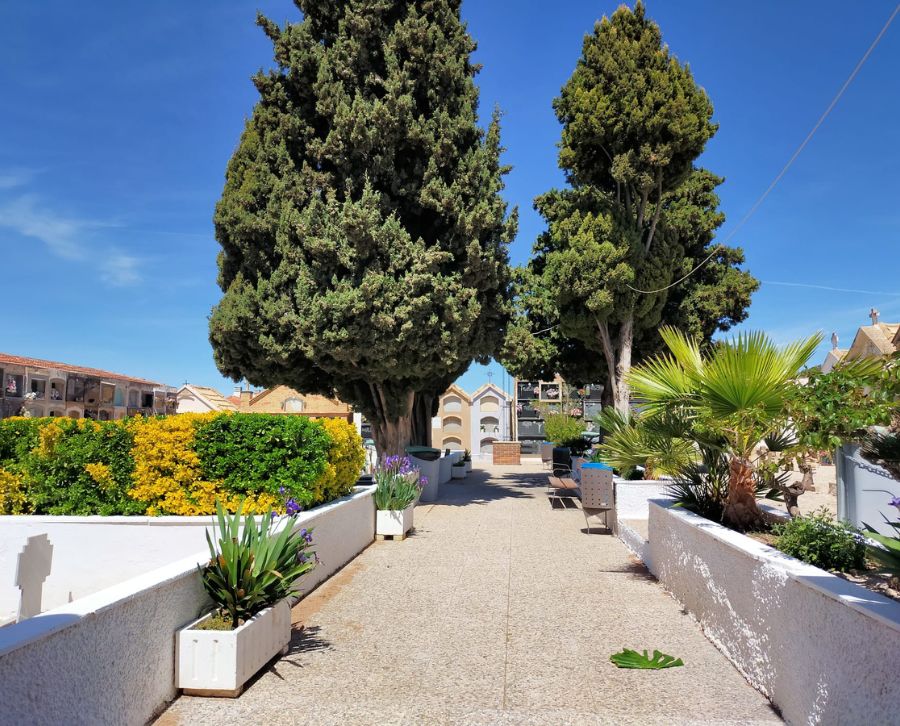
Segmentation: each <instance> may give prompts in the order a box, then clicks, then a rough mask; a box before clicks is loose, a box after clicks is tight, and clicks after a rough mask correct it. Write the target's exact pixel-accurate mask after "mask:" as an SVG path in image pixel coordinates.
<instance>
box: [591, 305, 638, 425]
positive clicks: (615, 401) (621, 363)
mask: <svg viewBox="0 0 900 726" xmlns="http://www.w3.org/2000/svg"><path fill="white" fill-rule="evenodd" d="M597 332H598V335H597V337H598V338H599V340H600V347H601V349H602V350H603V358H604V360H605V361H606V369H607V384H608V386H609V391H610V396H611V398H612V405H613V406H614V407H615V409H616V411H618V412H619V413H621V414H626V415H627V414H628V412H629V410H630V402H631V387H630V386H629V385H628V383H627V382H626V380H625V379H626V377H627V375H628V372H629V371H630V370H631V351H632V347H633V345H634V318H633V317H632V316H628V317H627V318H626V319H625V320H623V321H622V323H621V324H620V328H619V338H618V340H617V341H615V345H613V339H612V336H611V335H610V334H609V324H608V323H606V322H600V321H599V320H598V321H597Z"/></svg>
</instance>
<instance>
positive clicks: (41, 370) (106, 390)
mask: <svg viewBox="0 0 900 726" xmlns="http://www.w3.org/2000/svg"><path fill="white" fill-rule="evenodd" d="M0 381H2V391H0V418H5V417H8V416H17V415H19V414H21V413H22V412H23V411H25V412H27V413H28V415H30V416H34V417H40V416H67V417H69V418H91V419H97V420H100V421H109V420H112V419H119V418H125V417H126V416H155V415H162V414H167V413H175V406H176V404H175V401H176V398H175V394H176V391H175V389H174V388H172V387H171V386H166V385H164V384H162V383H157V382H155V381H148V380H145V379H143V378H134V377H132V376H125V375H122V374H121V373H111V372H110V371H104V370H100V369H99V368H88V367H85V366H76V365H71V364H69V363H59V362H57V361H49V360H42V359H40V358H27V357H24V356H19V355H11V354H9V353H0Z"/></svg>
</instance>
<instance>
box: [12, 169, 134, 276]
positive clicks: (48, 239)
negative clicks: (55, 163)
mask: <svg viewBox="0 0 900 726" xmlns="http://www.w3.org/2000/svg"><path fill="white" fill-rule="evenodd" d="M29 178H30V177H28V176H27V175H26V174H23V173H19V172H15V171H13V172H2V173H0V189H2V188H4V186H3V185H4V184H6V187H5V188H15V187H16V186H19V185H20V183H22V184H24V183H27V180H28V179H29ZM116 226H119V225H116V224H113V223H110V222H107V221H102V220H90V219H76V218H73V217H68V216H65V215H62V214H59V213H57V212H56V211H54V210H53V209H51V208H50V207H48V206H47V205H46V204H43V203H42V202H41V200H40V199H39V198H38V197H37V196H36V195H34V194H18V195H17V196H13V197H11V198H9V199H7V200H5V201H0V228H4V227H5V228H7V229H11V230H13V231H14V232H17V233H18V234H20V235H22V236H24V237H30V238H32V239H36V240H40V241H41V242H43V243H44V244H45V245H46V246H47V248H48V249H49V250H50V251H51V252H52V253H53V254H54V255H56V256H57V257H60V258H62V259H64V260H67V261H70V262H86V261H90V260H96V259H97V258H100V263H99V265H98V270H99V274H100V279H101V281H102V282H104V283H106V284H107V285H111V286H113V287H129V286H133V285H136V284H138V283H139V282H141V274H140V268H141V266H142V264H143V262H144V260H143V259H142V258H140V257H137V256H135V255H130V254H127V253H125V252H122V251H121V250H119V249H116V248H112V249H109V250H107V251H105V252H103V251H102V250H100V249H98V247H97V245H96V244H92V243H91V239H90V238H91V235H92V233H93V232H94V231H95V230H97V229H99V228H109V227H116Z"/></svg>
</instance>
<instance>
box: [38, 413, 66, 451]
mask: <svg viewBox="0 0 900 726" xmlns="http://www.w3.org/2000/svg"><path fill="white" fill-rule="evenodd" d="M66 420H67V419H63V418H59V419H50V420H49V421H48V422H47V425H46V426H43V427H41V430H40V433H39V434H38V445H37V449H36V451H35V453H37V454H38V455H39V456H43V457H45V458H49V457H51V456H53V454H54V452H55V451H56V445H57V444H58V443H59V442H60V440H61V439H62V437H63V428H62V424H63V421H66Z"/></svg>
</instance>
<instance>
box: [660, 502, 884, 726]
mask: <svg viewBox="0 0 900 726" xmlns="http://www.w3.org/2000/svg"><path fill="white" fill-rule="evenodd" d="M649 538H650V542H649V550H650V555H651V556H650V558H649V562H648V563H647V564H648V566H649V567H650V570H651V571H652V572H653V574H654V575H655V576H656V577H657V578H658V579H659V581H660V582H661V583H662V584H663V585H664V586H665V587H666V589H667V590H669V591H670V592H671V593H672V594H673V595H674V596H675V597H676V598H677V599H678V600H679V601H681V603H682V604H683V605H684V606H685V608H686V609H687V610H688V611H689V612H690V613H691V614H692V615H693V616H694V617H696V618H697V619H698V620H699V621H700V625H701V626H702V628H703V631H704V632H705V634H706V636H707V637H708V638H709V639H710V640H711V641H712V642H713V643H714V644H715V645H716V646H717V647H718V648H719V650H721V651H722V652H723V653H724V654H725V655H726V656H727V657H728V658H729V660H731V662H732V663H733V664H734V665H735V666H736V667H737V669H738V670H739V671H741V673H743V674H744V676H745V677H746V678H747V680H748V681H750V683H752V684H753V685H754V686H755V687H756V688H757V689H758V690H760V691H761V692H762V693H764V694H765V695H766V696H768V697H769V698H770V699H771V700H772V702H773V703H774V704H775V705H776V706H778V708H779V709H780V711H781V714H782V716H783V717H784V720H785V721H786V722H787V723H793V724H800V723H810V724H842V723H858V724H876V723H896V719H897V699H896V686H897V674H898V673H900V603H897V602H894V601H892V600H889V599H887V598H885V597H883V596H881V595H878V594H877V593H874V592H871V591H869V590H866V589H865V588H862V587H860V586H858V585H854V584H853V583H851V582H848V581H847V580H844V579H842V578H839V577H836V576H835V575H832V574H830V573H828V572H825V571H824V570H821V569H819V568H818V567H813V566H811V565H807V564H805V563H803V562H800V561H799V560H796V559H794V558H793V557H789V556H787V555H785V554H783V553H781V552H779V551H777V550H775V549H774V548H772V547H769V546H767V545H764V544H763V543H761V542H758V541H756V540H754V539H751V538H749V537H745V536H744V535H742V534H739V533H737V532H734V531H732V530H729V529H726V528H725V527H723V526H721V525H719V524H716V523H715V522H711V521H710V520H708V519H704V518H703V517H699V516H698V515H696V514H693V513H691V512H687V511H684V510H681V509H668V508H665V507H663V506H660V505H659V504H656V503H653V502H651V503H650V520H649Z"/></svg>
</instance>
